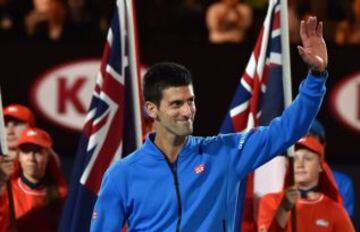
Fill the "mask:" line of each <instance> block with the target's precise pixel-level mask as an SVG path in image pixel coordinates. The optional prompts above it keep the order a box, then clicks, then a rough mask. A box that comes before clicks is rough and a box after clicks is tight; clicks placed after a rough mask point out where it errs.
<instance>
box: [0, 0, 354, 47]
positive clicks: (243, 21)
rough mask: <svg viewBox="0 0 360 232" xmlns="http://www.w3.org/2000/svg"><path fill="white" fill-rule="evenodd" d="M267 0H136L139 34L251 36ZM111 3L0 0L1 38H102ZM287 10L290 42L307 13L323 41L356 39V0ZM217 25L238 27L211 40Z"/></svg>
mask: <svg viewBox="0 0 360 232" xmlns="http://www.w3.org/2000/svg"><path fill="white" fill-rule="evenodd" d="M267 2H268V0H173V1H167V0H153V1H135V4H136V11H137V17H138V27H139V28H138V31H139V33H140V39H144V40H149V41H168V40H172V41H174V40H177V41H179V40H183V41H194V42H207V41H210V42H212V43H226V42H230V43H237V42H246V41H253V39H254V38H256V35H257V32H258V29H259V27H260V26H261V24H262V22H263V18H264V15H265V13H266V10H267ZM114 4H115V1H114V0H108V1H99V0H90V1H85V0H32V1H20V0H0V37H1V39H2V40H4V39H6V38H8V39H9V38H10V39H11V40H14V39H18V40H27V39H30V40H41V41H44V40H49V41H61V40H65V41H77V40H82V39H85V38H86V39H103V38H104V34H105V33H106V31H107V28H108V25H109V19H110V18H111V11H112V9H113V5H114ZM215 8H218V9H215ZM221 8H222V9H221ZM214 9H215V10H214ZM288 9H289V11H288V14H289V25H290V40H291V42H293V43H298V41H299V38H298V33H297V32H298V25H299V20H301V19H303V18H306V16H308V15H310V14H313V15H317V16H318V17H319V18H320V19H321V20H324V22H325V27H324V28H325V29H326V31H325V39H326V41H327V42H334V43H336V44H338V45H346V44H357V43H360V0H343V1H338V0H317V1H310V0H288ZM214 12H217V13H214ZM216 18H218V21H219V22H218V23H219V25H218V26H216ZM215 27H218V28H219V30H220V31H226V30H227V31H229V30H231V28H236V30H237V32H235V31H234V30H233V31H232V32H230V33H232V35H225V37H222V39H216V38H219V34H217V35H216V33H215V39H214V33H212V31H213V30H214V28H215ZM229 28H230V29H229ZM229 36H230V38H228V37H229Z"/></svg>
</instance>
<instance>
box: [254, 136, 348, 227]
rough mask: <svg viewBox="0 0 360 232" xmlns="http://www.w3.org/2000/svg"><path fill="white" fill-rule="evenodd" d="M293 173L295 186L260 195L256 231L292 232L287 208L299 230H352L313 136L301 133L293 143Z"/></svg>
mask: <svg viewBox="0 0 360 232" xmlns="http://www.w3.org/2000/svg"><path fill="white" fill-rule="evenodd" d="M294 175H295V186H292V187H289V188H287V189H286V190H285V191H283V192H280V193H271V194H267V195H265V196H264V197H263V198H261V200H260V205H259V214H258V225H259V230H258V231H259V232H264V231H292V230H291V226H290V225H291V223H292V218H291V213H290V212H289V211H290V209H292V208H294V207H295V208H296V218H297V223H296V226H297V231H299V232H306V231H332V232H336V231H338V232H353V231H355V229H354V227H353V225H352V223H351V221H350V218H349V216H348V215H347V213H346V211H345V209H344V208H343V207H342V206H341V201H342V198H341V196H340V193H339V192H338V189H337V187H336V184H335V180H334V178H333V176H332V174H331V171H330V168H329V166H328V165H327V164H326V163H325V161H324V146H323V145H322V144H321V143H320V142H319V141H318V140H317V139H315V138H314V137H311V136H305V137H303V138H302V139H300V140H299V141H298V142H297V143H296V144H295V154H294ZM300 222H301V223H300Z"/></svg>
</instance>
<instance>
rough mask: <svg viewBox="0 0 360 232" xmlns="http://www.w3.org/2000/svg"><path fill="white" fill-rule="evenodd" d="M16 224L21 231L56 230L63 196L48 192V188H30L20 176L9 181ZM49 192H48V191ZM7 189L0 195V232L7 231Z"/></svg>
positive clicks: (8, 224)
mask: <svg viewBox="0 0 360 232" xmlns="http://www.w3.org/2000/svg"><path fill="white" fill-rule="evenodd" d="M11 186H12V192H13V199H14V209H15V217H16V226H17V229H18V231H19V232H21V231H29V229H30V230H31V231H38V232H50V231H57V225H58V220H59V217H60V215H61V209H62V205H63V201H64V196H62V197H61V196H59V195H58V194H57V193H51V191H50V192H49V190H48V188H46V187H42V188H39V189H31V188H29V187H28V186H27V185H25V184H24V183H23V182H22V180H21V178H20V177H19V178H16V179H13V180H12V182H11ZM48 192H49V193H48ZM55 192H56V191H55ZM9 214H10V213H9V201H8V196H7V191H5V192H4V193H3V194H2V195H1V196H0V232H7V231H9V226H10V215H9Z"/></svg>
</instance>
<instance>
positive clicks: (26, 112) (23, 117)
mask: <svg viewBox="0 0 360 232" xmlns="http://www.w3.org/2000/svg"><path fill="white" fill-rule="evenodd" d="M3 113H4V119H5V134H6V143H7V148H8V153H7V154H6V155H4V156H1V155H0V181H4V180H6V179H8V177H9V176H11V175H12V174H13V172H14V165H13V162H14V160H15V159H17V142H18V139H19V137H20V135H21V133H22V132H23V131H24V130H26V129H28V128H30V127H34V126H35V117H34V114H33V113H32V111H31V110H30V109H29V108H28V107H26V106H24V105H19V104H11V105H8V106H7V107H5V108H4V109H3Z"/></svg>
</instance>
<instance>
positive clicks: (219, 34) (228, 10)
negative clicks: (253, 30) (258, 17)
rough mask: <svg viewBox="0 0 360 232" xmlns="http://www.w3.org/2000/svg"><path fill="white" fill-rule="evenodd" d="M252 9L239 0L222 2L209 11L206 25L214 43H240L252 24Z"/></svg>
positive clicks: (222, 0)
mask: <svg viewBox="0 0 360 232" xmlns="http://www.w3.org/2000/svg"><path fill="white" fill-rule="evenodd" d="M252 20H253V19H252V9H251V8H250V6H249V5H247V4H245V3H240V2H239V0H221V1H220V2H218V3H214V4H213V5H211V6H210V7H209V9H208V11H207V15H206V23H207V27H208V30H209V41H210V42H212V43H225V42H232V43H239V42H243V41H244V40H245V39H246V31H247V30H248V29H249V28H250V26H251V24H252Z"/></svg>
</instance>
